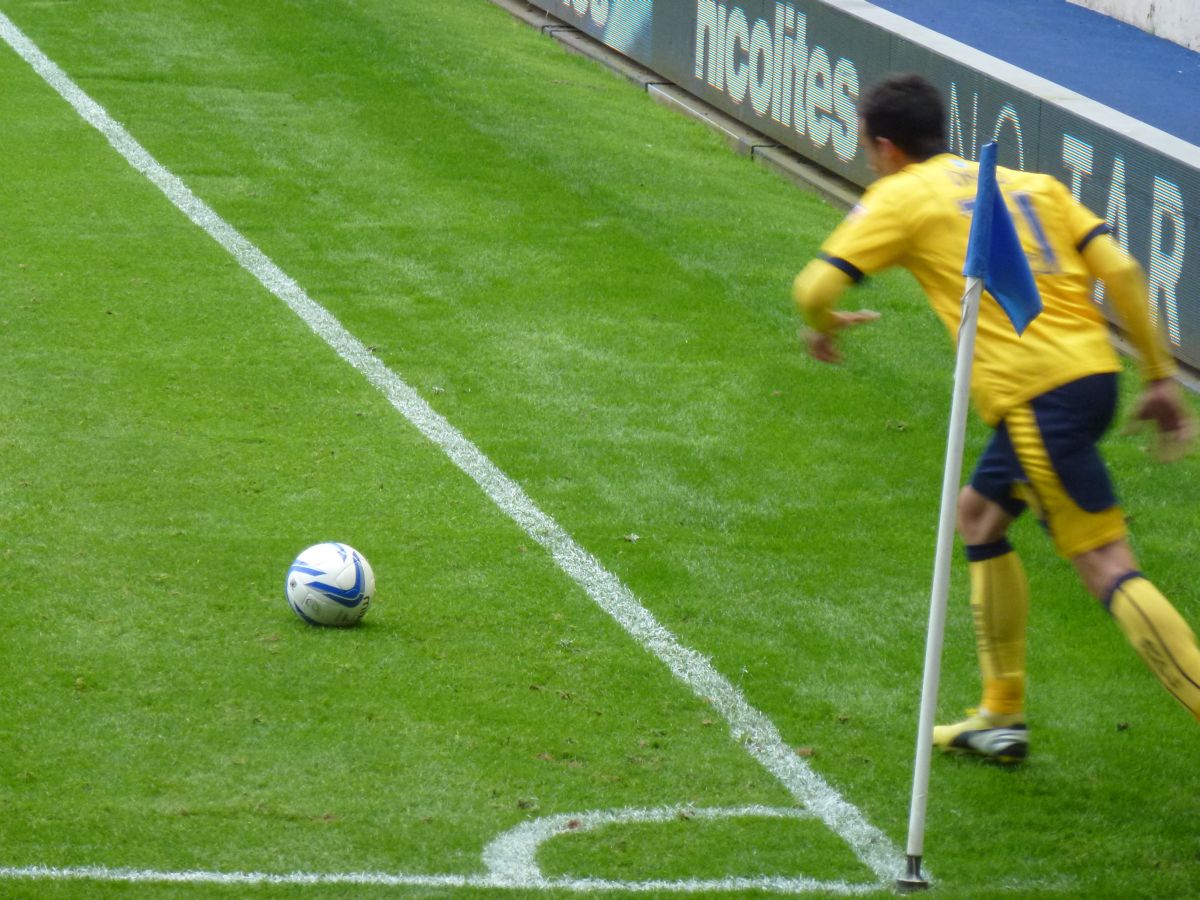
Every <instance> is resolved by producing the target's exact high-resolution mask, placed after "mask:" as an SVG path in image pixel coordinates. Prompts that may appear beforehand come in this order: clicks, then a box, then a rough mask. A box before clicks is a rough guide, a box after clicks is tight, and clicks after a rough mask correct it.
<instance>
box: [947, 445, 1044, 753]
mask: <svg viewBox="0 0 1200 900" xmlns="http://www.w3.org/2000/svg"><path fill="white" fill-rule="evenodd" d="M1020 477H1021V472H1020V466H1019V464H1018V462H1017V459H1016V456H1015V454H1014V452H1013V450H1012V445H1011V443H1010V441H1009V440H1008V435H1007V432H1006V429H1005V428H1004V426H1003V425H1001V427H1000V428H998V429H997V431H996V433H995V434H994V435H993V437H992V440H991V442H990V443H989V445H988V447H987V449H986V450H985V451H984V453H983V455H982V456H981V458H980V460H979V463H978V465H977V467H976V470H975V473H974V475H973V476H972V483H971V485H969V486H968V487H965V488H963V490H962V492H961V493H960V494H959V500H958V530H959V534H960V535H961V537H962V539H963V543H964V544H965V545H966V554H967V561H968V562H967V568H968V570H969V572H970V578H971V613H972V618H973V620H974V624H975V644H976V650H977V652H978V654H979V669H980V675H981V677H982V680H983V698H982V700H981V701H980V704H979V709H978V710H976V711H975V712H974V713H972V714H971V715H970V716H969V717H968V718H967V719H965V720H963V721H961V722H957V723H955V724H953V725H939V726H937V727H936V728H935V729H934V735H933V740H934V745H935V746H937V747H939V748H940V749H942V750H962V751H966V752H972V753H977V754H979V755H982V756H986V757H989V758H992V759H997V760H1001V761H1014V760H1019V759H1024V758H1025V756H1026V754H1027V753H1028V732H1027V729H1026V727H1025V716H1024V701H1025V626H1026V622H1027V620H1028V616H1029V585H1028V582H1027V581H1026V578H1025V571H1024V569H1023V568H1022V566H1021V560H1020V558H1019V557H1018V556H1017V554H1016V552H1015V551H1014V550H1013V548H1012V546H1011V545H1010V544H1009V542H1008V526H1009V525H1010V524H1011V523H1012V521H1013V519H1015V518H1016V517H1017V516H1018V515H1020V514H1021V511H1022V510H1023V509H1024V503H1023V502H1022V501H1020V500H1017V499H1015V498H1014V497H1013V496H1012V491H1013V484H1014V482H1015V481H1017V479H1019V478H1020Z"/></svg>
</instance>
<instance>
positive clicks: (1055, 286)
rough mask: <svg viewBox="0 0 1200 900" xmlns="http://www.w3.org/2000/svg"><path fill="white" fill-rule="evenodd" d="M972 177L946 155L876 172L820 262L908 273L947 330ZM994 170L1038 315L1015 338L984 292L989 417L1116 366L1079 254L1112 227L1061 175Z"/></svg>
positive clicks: (983, 377)
mask: <svg viewBox="0 0 1200 900" xmlns="http://www.w3.org/2000/svg"><path fill="white" fill-rule="evenodd" d="M977 174H978V164H977V163H973V162H968V161H966V160H963V159H960V158H959V157H957V156H954V155H952V154H949V153H943V154H941V155H938V156H934V157H932V158H930V159H928V160H925V161H924V162H920V163H913V164H910V165H908V166H905V167H904V168H903V169H901V170H900V171H899V172H896V173H895V174H892V175H888V176H885V177H883V178H880V179H879V180H878V181H876V182H875V183H874V184H872V185H871V187H870V188H868V189H867V191H866V193H865V194H863V196H862V199H861V201H860V202H859V203H858V205H857V206H855V207H854V209H853V210H851V211H850V213H849V215H848V216H847V217H846V218H845V220H844V221H843V222H842V224H841V225H839V226H838V228H837V229H836V230H835V231H834V232H833V233H832V234H831V235H830V236H829V238H828V240H826V242H825V244H824V245H823V246H822V248H821V249H822V254H821V258H822V259H824V260H825V261H826V262H828V263H830V264H831V265H833V266H835V267H837V268H839V269H841V270H842V271H843V272H844V273H846V274H847V275H849V276H850V277H851V278H852V279H854V280H855V281H858V280H860V279H861V278H862V277H863V276H864V275H865V274H869V273H872V272H877V271H879V270H881V269H885V268H888V267H889V266H902V267H904V268H906V269H908V270H909V271H910V272H912V274H913V276H914V277H915V278H916V279H917V281H918V282H919V283H920V285H921V287H922V288H923V289H924V291H925V293H926V295H927V296H928V298H929V301H930V303H931V304H932V306H933V309H934V311H935V312H936V313H937V315H938V317H939V318H940V319H941V320H942V322H943V323H944V324H945V326H946V327H947V328H948V329H949V330H950V333H951V336H952V337H953V336H954V335H956V334H957V333H958V325H959V319H960V316H961V310H962V296H963V293H964V290H965V284H966V279H965V278H964V277H963V274H962V268H963V261H964V259H965V257H966V252H967V236H968V233H969V231H970V223H971V209H972V206H973V205H974V201H975V192H976V177H977ZM996 178H997V182H998V183H999V185H1000V188H1001V191H1002V193H1003V195H1004V199H1005V203H1006V205H1007V207H1008V209H1009V212H1010V214H1011V216H1012V219H1013V222H1014V224H1015V225H1016V229H1017V234H1018V235H1019V237H1020V239H1021V244H1022V246H1023V247H1024V250H1025V253H1026V256H1027V257H1028V259H1029V262H1030V267H1031V268H1032V270H1033V274H1034V277H1035V280H1036V281H1037V286H1038V291H1039V292H1040V293H1041V297H1042V303H1043V311H1042V313H1041V315H1040V316H1038V317H1037V318H1036V319H1034V321H1033V323H1032V324H1031V325H1030V326H1029V327H1028V328H1027V329H1026V331H1025V333H1024V334H1023V335H1021V336H1018V335H1017V333H1016V332H1015V330H1014V329H1013V326H1012V324H1011V323H1010V322H1009V320H1008V317H1007V316H1006V315H1005V313H1004V311H1003V309H1001V307H1000V305H999V304H998V303H997V302H996V300H995V299H994V298H993V297H992V296H991V295H990V294H987V293H985V294H984V296H983V299H982V302H981V304H980V311H979V332H978V337H977V339H976V348H975V362H974V369H973V373H972V378H971V391H972V395H973V397H974V400H975V405H976V407H977V408H978V410H979V413H980V415H981V416H982V417H983V419H984V420H985V421H987V422H988V423H989V424H992V425H995V424H996V423H997V422H999V421H1000V420H1001V419H1003V418H1004V415H1005V413H1006V412H1007V411H1008V410H1009V409H1011V408H1012V407H1014V406H1015V405H1017V404H1019V403H1024V402H1026V401H1028V400H1031V399H1033V398H1034V397H1036V396H1038V395H1039V394H1042V393H1045V392H1046V391H1048V390H1051V389H1053V388H1056V387H1058V386H1060V385H1063V384H1066V383H1068V382H1070V381H1074V380H1076V379H1078V378H1082V377H1084V376H1087V375H1094V374H1098V373H1101V372H1115V371H1118V370H1119V369H1120V368H1121V366H1120V362H1119V361H1118V359H1117V355H1116V353H1115V351H1114V350H1113V348H1112V344H1111V342H1110V339H1109V331H1108V326H1107V323H1106V321H1105V318H1104V316H1103V313H1102V312H1101V310H1100V308H1099V307H1098V306H1097V304H1096V303H1095V301H1094V300H1093V299H1092V284H1093V276H1092V273H1091V272H1090V271H1089V270H1088V266H1087V264H1086V262H1085V260H1084V258H1083V255H1082V254H1083V250H1084V248H1085V247H1086V246H1087V244H1088V243H1089V242H1090V241H1091V240H1093V239H1094V238H1096V237H1097V236H1099V235H1102V234H1106V233H1108V231H1109V229H1108V227H1107V226H1106V225H1105V224H1104V222H1103V220H1101V219H1099V218H1097V217H1096V216H1095V215H1094V214H1093V213H1092V212H1090V211H1089V210H1088V209H1087V208H1086V207H1084V206H1083V205H1082V204H1080V203H1079V202H1078V201H1076V200H1075V199H1074V198H1073V197H1072V196H1071V194H1070V192H1069V191H1068V190H1067V188H1066V187H1065V186H1064V185H1063V184H1062V182H1060V181H1058V180H1057V179H1056V178H1053V177H1051V176H1049V175H1039V174H1035V173H1031V172H1019V171H1015V170H1012V169H1004V168H999V169H997V171H996Z"/></svg>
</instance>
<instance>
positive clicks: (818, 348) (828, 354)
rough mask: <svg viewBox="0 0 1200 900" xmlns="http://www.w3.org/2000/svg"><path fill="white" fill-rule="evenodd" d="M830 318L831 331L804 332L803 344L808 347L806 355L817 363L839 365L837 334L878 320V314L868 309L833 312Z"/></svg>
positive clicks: (839, 354)
mask: <svg viewBox="0 0 1200 900" xmlns="http://www.w3.org/2000/svg"><path fill="white" fill-rule="evenodd" d="M830 316H831V317H832V325H833V327H832V329H831V330H829V331H813V330H812V329H808V330H806V331H805V332H804V343H805V344H807V345H808V355H809V356H811V357H812V358H813V359H815V360H817V361H818V362H823V363H840V362H841V361H842V354H841V351H839V350H838V348H837V341H836V337H837V333H838V332H839V331H843V330H845V329H847V328H853V327H855V326H857V325H863V324H865V323H867V322H874V321H875V320H876V319H878V318H879V313H877V312H875V311H873V310H870V309H860V310H858V311H857V312H834V313H830Z"/></svg>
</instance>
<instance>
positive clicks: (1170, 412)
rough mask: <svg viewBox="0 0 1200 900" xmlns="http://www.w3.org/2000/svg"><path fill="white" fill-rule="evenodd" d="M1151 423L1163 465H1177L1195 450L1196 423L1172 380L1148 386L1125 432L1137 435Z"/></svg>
mask: <svg viewBox="0 0 1200 900" xmlns="http://www.w3.org/2000/svg"><path fill="white" fill-rule="evenodd" d="M1147 422H1149V423H1152V424H1153V425H1154V427H1155V429H1156V431H1157V432H1158V442H1157V444H1156V445H1155V455H1156V456H1157V457H1158V458H1159V459H1160V460H1161V461H1162V462H1174V461H1175V460H1177V459H1180V458H1181V457H1183V456H1185V455H1186V454H1187V452H1188V451H1189V450H1190V449H1191V447H1192V442H1193V441H1194V440H1195V438H1196V422H1195V420H1194V419H1193V418H1192V414H1191V411H1190V410H1189V409H1188V407H1187V404H1186V403H1185V402H1184V400H1183V397H1182V396H1181V395H1180V393H1179V388H1178V386H1177V385H1176V384H1175V382H1173V381H1171V380H1170V379H1169V378H1164V379H1162V380H1160V381H1151V382H1150V383H1149V384H1147V385H1146V388H1145V390H1143V391H1142V396H1141V397H1140V398H1139V399H1138V402H1137V405H1136V406H1135V407H1134V408H1133V412H1132V413H1131V415H1130V422H1129V425H1128V426H1126V429H1125V430H1126V432H1132V431H1136V430H1137V429H1139V428H1140V427H1141V426H1142V425H1144V424H1145V423H1147Z"/></svg>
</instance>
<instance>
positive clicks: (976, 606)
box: [967, 539, 1029, 715]
mask: <svg viewBox="0 0 1200 900" xmlns="http://www.w3.org/2000/svg"><path fill="white" fill-rule="evenodd" d="M967 559H968V560H969V564H968V569H969V570H970V573H971V613H972V616H973V618H974V620H975V645H976V648H977V650H978V651H979V671H980V673H981V674H982V676H983V700H982V701H981V702H980V707H981V708H982V709H985V710H987V711H988V712H989V713H994V714H996V715H1014V714H1018V713H1021V712H1023V711H1024V708H1025V624H1026V622H1027V621H1028V619H1029V582H1028V581H1027V580H1026V578H1025V569H1024V568H1023V567H1022V566H1021V560H1020V558H1019V557H1018V556H1017V554H1016V553H1015V552H1014V551H1013V548H1012V546H1011V545H1010V544H1009V543H1008V541H1007V540H1003V539H1001V540H999V541H996V542H995V543H991V544H976V545H972V546H969V547H967Z"/></svg>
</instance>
